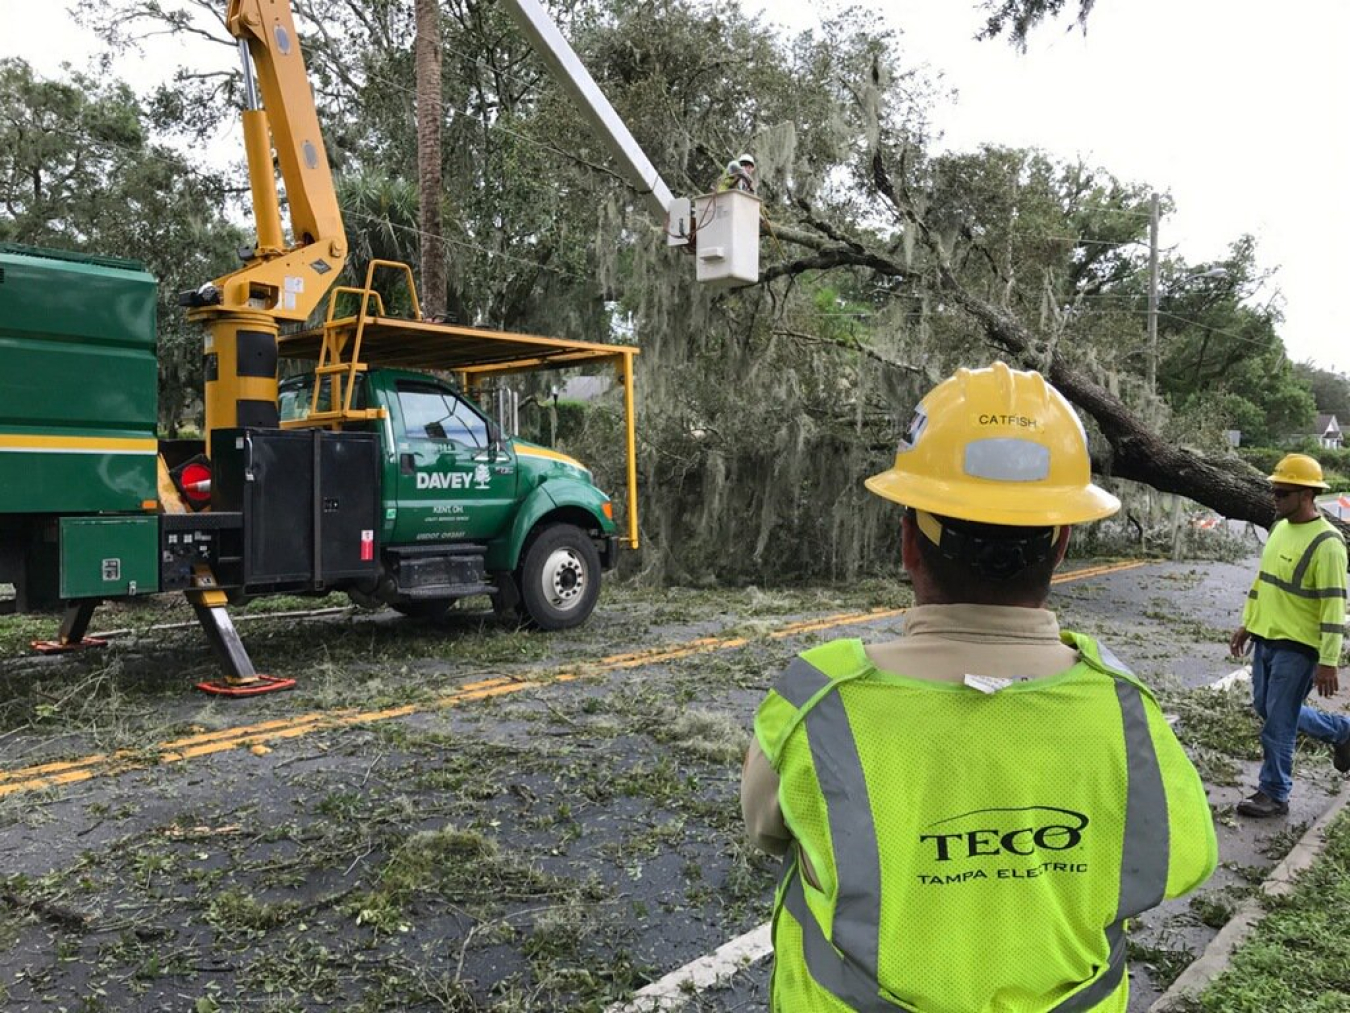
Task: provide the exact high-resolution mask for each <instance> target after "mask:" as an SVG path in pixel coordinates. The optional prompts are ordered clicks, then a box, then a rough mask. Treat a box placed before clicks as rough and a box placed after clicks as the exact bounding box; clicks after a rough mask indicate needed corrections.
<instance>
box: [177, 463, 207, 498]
mask: <svg viewBox="0 0 1350 1013" xmlns="http://www.w3.org/2000/svg"><path fill="white" fill-rule="evenodd" d="M178 486H179V488H181V489H182V490H183V495H184V496H186V497H187V498H188V499H190V500H192V502H194V503H205V502H207V501H208V500H210V499H211V469H210V468H208V467H207V466H206V465H204V464H196V463H193V464H189V465H188V466H187V467H185V468H184V469H183V470H182V471H181V472H180V473H179V475H178Z"/></svg>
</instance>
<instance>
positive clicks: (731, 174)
mask: <svg viewBox="0 0 1350 1013" xmlns="http://www.w3.org/2000/svg"><path fill="white" fill-rule="evenodd" d="M717 189H718V191H719V192H720V191H723V190H744V191H745V192H746V193H754V192H755V156H754V155H752V154H750V153H749V152H746V153H745V154H743V155H741V157H740V158H738V159H736V160H735V161H734V162H728V163H727V168H726V172H724V173H723V174H722V179H721V181H720V182H719V183H718V184H717Z"/></svg>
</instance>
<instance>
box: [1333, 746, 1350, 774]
mask: <svg viewBox="0 0 1350 1013" xmlns="http://www.w3.org/2000/svg"><path fill="white" fill-rule="evenodd" d="M1331 762H1332V763H1333V764H1335V766H1336V769H1337V770H1339V771H1340V772H1341V773H1342V774H1350V739H1346V740H1345V741H1344V742H1342V743H1340V744H1339V745H1335V746H1332V747H1331Z"/></svg>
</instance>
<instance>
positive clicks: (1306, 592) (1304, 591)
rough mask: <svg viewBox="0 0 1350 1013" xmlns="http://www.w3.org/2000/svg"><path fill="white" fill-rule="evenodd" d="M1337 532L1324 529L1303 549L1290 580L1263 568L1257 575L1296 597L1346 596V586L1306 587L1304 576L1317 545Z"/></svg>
mask: <svg viewBox="0 0 1350 1013" xmlns="http://www.w3.org/2000/svg"><path fill="white" fill-rule="evenodd" d="M1335 537H1336V532H1334V531H1323V532H1322V533H1321V534H1320V535H1318V536H1317V537H1316V538H1314V539H1313V540H1312V541H1311V542H1309V543H1308V547H1307V548H1306V549H1304V550H1303V556H1302V557H1301V558H1300V559H1299V561H1298V564H1297V565H1296V566H1295V567H1294V572H1293V574H1291V575H1290V577H1289V580H1288V581H1283V580H1280V578H1279V577H1277V576H1275V575H1274V574H1273V573H1267V572H1266V571H1265V570H1262V571H1261V572H1260V574H1258V575H1257V579H1258V580H1260V581H1261V582H1262V583H1265V584H1269V585H1270V586H1271V587H1274V588H1278V589H1279V590H1281V591H1284V592H1285V593H1286V594H1292V595H1293V596H1294V597H1295V598H1313V599H1317V598H1344V597H1345V588H1343V587H1304V586H1303V578H1304V577H1305V576H1307V574H1308V568H1309V567H1310V566H1312V561H1313V556H1314V555H1316V553H1317V547H1318V546H1319V545H1321V544H1322V543H1323V542H1325V541H1326V540H1327V539H1328V538H1335ZM1255 592H1256V589H1255V588H1252V593H1251V594H1249V595H1248V597H1250V598H1254V597H1256V594H1255Z"/></svg>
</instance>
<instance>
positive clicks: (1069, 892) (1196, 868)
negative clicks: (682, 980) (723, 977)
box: [741, 363, 1217, 1013]
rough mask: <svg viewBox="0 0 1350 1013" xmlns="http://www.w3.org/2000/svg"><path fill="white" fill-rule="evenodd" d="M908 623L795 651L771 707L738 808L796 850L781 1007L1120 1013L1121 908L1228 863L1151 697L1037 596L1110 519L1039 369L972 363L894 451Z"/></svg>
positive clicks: (784, 901)
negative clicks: (1089, 531)
mask: <svg viewBox="0 0 1350 1013" xmlns="http://www.w3.org/2000/svg"><path fill="white" fill-rule="evenodd" d="M867 487H868V488H869V489H870V490H871V491H872V492H874V493H876V494H878V495H880V496H883V497H885V498H886V499H890V500H893V501H896V502H898V503H901V504H903V505H904V506H905V508H906V510H905V515H904V519H903V522H902V554H903V559H904V564H905V567H906V569H908V570H909V572H910V575H911V577H912V579H913V586H914V598H915V603H916V607H915V608H913V609H911V610H910V611H909V613H908V615H907V616H906V619H905V636H904V637H903V638H902V639H900V640H897V641H892V642H890V643H883V644H875V645H867V646H864V644H863V643H862V642H861V641H859V640H836V641H832V642H830V643H826V644H823V645H821V646H819V647H814V648H812V649H810V650H808V651H806V652H804V653H803V654H802V655H800V656H799V657H798V658H797V659H796V660H795V661H794V662H793V663H792V664H791V665H790V666H789V667H788V668H787V670H786V671H785V672H783V673H782V675H781V676H780V677H779V679H778V681H777V682H776V684H775V685H774V687H773V689H772V691H771V692H770V693H769V694H768V696H767V698H766V699H765V700H764V702H763V703H762V704H761V705H760V708H759V711H758V713H757V714H756V716H755V738H754V740H753V741H752V743H751V746H750V751H749V753H748V755H747V756H746V762H745V768H744V771H743V773H742V782H741V806H742V813H743V815H744V817H745V820H746V824H747V826H748V828H749V830H750V834H751V837H752V839H753V840H754V841H755V843H757V844H758V845H759V846H761V847H763V848H764V849H766V850H768V851H771V852H773V853H777V854H782V855H784V866H783V873H782V877H781V880H780V882H779V887H778V891H777V895H776V897H775V900H774V915H773V943H774V970H773V979H772V985H771V998H770V1007H771V1009H772V1010H773V1011H774V1013H786V1011H792V1013H797V1011H803V1010H809V1011H813V1013H814V1011H846V1010H858V1011H864V1010H865V1011H869V1013H870V1011H874V1010H896V1009H899V1010H908V1009H918V1010H924V1011H925V1013H975V1011H987V1010H1000V1011H1003V1013H1052V1011H1053V1013H1070V1011H1074V1013H1082V1011H1089V1010H1092V1011H1098V1013H1124V1011H1125V1009H1126V1004H1127V1000H1128V990H1129V980H1128V977H1127V975H1126V973H1125V933H1124V926H1125V921H1126V919H1128V918H1133V917H1135V916H1136V915H1138V914H1140V913H1141V912H1143V911H1146V910H1148V909H1149V908H1151V907H1153V906H1154V905H1156V904H1157V903H1158V902H1159V901H1161V900H1163V899H1164V898H1165V897H1174V896H1179V895H1180V894H1183V893H1186V892H1187V891H1189V890H1191V889H1193V888H1194V887H1196V886H1198V885H1199V884H1200V883H1202V882H1204V880H1205V879H1206V878H1207V877H1208V876H1209V874H1210V873H1211V872H1212V871H1213V869H1214V865H1215V862H1216V858H1217V854H1216V845H1215V838H1214V825H1213V821H1212V819H1211V816H1210V809H1209V804H1208V802H1207V800H1206V798H1205V790H1204V786H1203V785H1202V784H1201V782H1200V778H1199V776H1198V775H1197V773H1196V771H1195V768H1194V767H1193V766H1192V765H1191V762H1190V761H1189V760H1188V759H1187V757H1186V754H1185V753H1184V752H1183V751H1182V748H1181V745H1180V743H1178V742H1177V740H1176V738H1175V736H1174V735H1173V734H1172V731H1171V729H1170V728H1169V727H1168V725H1167V722H1166V721H1165V720H1164V719H1163V716H1162V713H1161V711H1160V710H1159V707H1158V705H1157V703H1156V701H1155V700H1154V699H1153V695H1152V694H1151V693H1150V692H1149V690H1148V689H1147V688H1146V687H1145V686H1144V685H1143V684H1142V683H1140V682H1139V680H1137V679H1136V678H1135V677H1134V676H1133V675H1131V674H1130V673H1129V671H1128V670H1127V669H1125V668H1124V666H1123V665H1121V663H1120V662H1119V661H1117V660H1116V659H1115V657H1114V656H1112V654H1111V653H1110V652H1109V651H1108V650H1106V649H1105V648H1103V647H1100V646H1099V645H1098V644H1097V643H1096V642H1095V641H1093V640H1092V639H1091V638H1089V637H1086V636H1082V635H1080V634H1075V633H1068V632H1061V631H1060V629H1059V625H1058V623H1057V622H1056V619H1055V615H1054V613H1053V612H1050V611H1049V610H1048V609H1046V608H1045V602H1046V598H1047V596H1048V594H1049V590H1050V577H1051V574H1052V573H1053V571H1054V569H1055V567H1056V566H1057V565H1058V564H1059V562H1060V560H1061V559H1063V557H1064V552H1065V549H1066V547H1067V545H1068V538H1069V525H1071V524H1078V523H1086V522H1089V521H1093V520H1097V519H1099V518H1102V517H1106V516H1109V515H1110V514H1113V513H1115V512H1116V510H1118V509H1119V508H1120V503H1119V501H1118V500H1117V499H1116V498H1115V497H1114V496H1111V495H1110V494H1109V493H1107V492H1105V491H1104V490H1102V489H1100V488H1098V487H1097V486H1095V485H1093V484H1092V482H1091V474H1090V467H1089V460H1088V449H1087V441H1086V439H1085V437H1084V434H1083V428H1082V425H1081V424H1080V423H1079V421H1078V417H1077V416H1076V415H1075V414H1074V411H1073V409H1072V408H1071V407H1070V405H1069V404H1068V402H1067V401H1065V400H1064V398H1063V397H1062V396H1061V395H1060V394H1059V393H1058V392H1057V391H1055V390H1054V388H1052V387H1051V386H1049V384H1047V383H1046V382H1045V381H1044V380H1043V379H1042V378H1041V376H1040V375H1039V374H1037V373H1030V372H1016V371H1014V370H1011V369H1009V368H1008V367H1007V366H1006V365H1004V364H1003V363H995V364H994V366H993V367H992V368H989V369H980V370H964V369H963V370H960V371H959V372H958V373H957V374H956V375H955V376H954V377H952V378H950V379H948V380H946V381H944V382H943V383H942V384H940V385H938V386H937V387H936V388H934V389H933V390H932V391H931V392H930V393H929V394H928V396H927V397H925V398H924V399H923V401H922V402H921V403H920V404H919V406H918V408H917V409H916V412H915V416H914V419H913V421H912V422H911V424H910V429H909V433H908V435H907V437H906V438H905V439H904V440H902V441H901V443H900V448H899V451H898V452H897V454H896V457H895V465H894V467H892V468H891V469H890V470H888V471H886V472H883V473H882V474H879V475H874V476H872V477H871V478H869V479H868V480H867Z"/></svg>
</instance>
